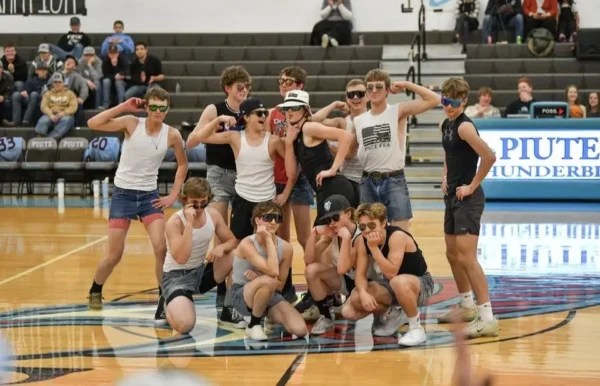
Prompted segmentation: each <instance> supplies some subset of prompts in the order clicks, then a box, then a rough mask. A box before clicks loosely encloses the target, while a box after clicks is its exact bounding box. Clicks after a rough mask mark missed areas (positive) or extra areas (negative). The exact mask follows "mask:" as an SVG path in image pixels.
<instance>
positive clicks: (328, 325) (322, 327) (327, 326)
mask: <svg viewBox="0 0 600 386" xmlns="http://www.w3.org/2000/svg"><path fill="white" fill-rule="evenodd" d="M334 328H335V323H334V321H333V319H329V318H326V317H325V316H324V315H321V316H319V319H318V320H317V322H316V323H315V324H314V325H313V328H312V330H310V333H311V335H323V334H325V333H326V332H327V331H330V330H333V329H334Z"/></svg>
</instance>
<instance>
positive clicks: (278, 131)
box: [273, 118, 285, 138]
mask: <svg viewBox="0 0 600 386" xmlns="http://www.w3.org/2000/svg"><path fill="white" fill-rule="evenodd" d="M273 124H274V126H273V134H275V135H276V136H278V137H279V138H285V119H279V118H274V119H273Z"/></svg>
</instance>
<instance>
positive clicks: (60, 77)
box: [50, 72, 65, 83]
mask: <svg viewBox="0 0 600 386" xmlns="http://www.w3.org/2000/svg"><path fill="white" fill-rule="evenodd" d="M50 79H51V80H52V83H54V82H64V81H65V78H64V77H63V74H61V73H60V72H55V73H54V74H52V78H50Z"/></svg>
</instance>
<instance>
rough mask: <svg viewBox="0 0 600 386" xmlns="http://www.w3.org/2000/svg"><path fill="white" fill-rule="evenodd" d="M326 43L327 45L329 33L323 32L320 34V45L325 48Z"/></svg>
mask: <svg viewBox="0 0 600 386" xmlns="http://www.w3.org/2000/svg"><path fill="white" fill-rule="evenodd" d="M328 45H329V35H327V34H323V36H321V47H323V48H327V46H328Z"/></svg>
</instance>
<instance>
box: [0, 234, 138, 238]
mask: <svg viewBox="0 0 600 386" xmlns="http://www.w3.org/2000/svg"><path fill="white" fill-rule="evenodd" d="M3 236H7V237H66V238H82V237H106V235H105V234H96V233H85V234H83V233H75V234H73V233H2V234H0V238H1V237H3ZM127 238H128V239H142V238H148V235H127Z"/></svg>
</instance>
